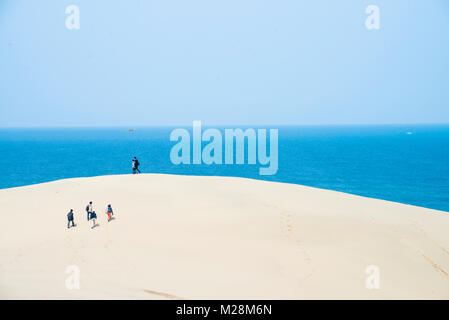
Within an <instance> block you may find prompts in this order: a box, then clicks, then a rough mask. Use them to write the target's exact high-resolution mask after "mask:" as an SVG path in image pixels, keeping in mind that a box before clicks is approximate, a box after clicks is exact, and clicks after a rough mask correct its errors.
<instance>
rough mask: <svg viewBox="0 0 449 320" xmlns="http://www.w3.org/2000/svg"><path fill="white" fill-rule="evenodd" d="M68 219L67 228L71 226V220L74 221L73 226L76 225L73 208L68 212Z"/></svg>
mask: <svg viewBox="0 0 449 320" xmlns="http://www.w3.org/2000/svg"><path fill="white" fill-rule="evenodd" d="M67 220H68V223H67V229H69V228H70V222H72V227H74V226H75V222H74V220H73V209H70V211H69V213H67Z"/></svg>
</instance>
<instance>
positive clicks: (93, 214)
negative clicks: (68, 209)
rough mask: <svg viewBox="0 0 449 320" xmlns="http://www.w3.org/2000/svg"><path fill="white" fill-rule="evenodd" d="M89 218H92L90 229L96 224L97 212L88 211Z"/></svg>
mask: <svg viewBox="0 0 449 320" xmlns="http://www.w3.org/2000/svg"><path fill="white" fill-rule="evenodd" d="M90 220H92V227H91V229H93V228H95V226H96V225H97V214H96V213H95V211H92V212H91V213H90Z"/></svg>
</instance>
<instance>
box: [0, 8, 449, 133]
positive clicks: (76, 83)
mask: <svg viewBox="0 0 449 320" xmlns="http://www.w3.org/2000/svg"><path fill="white" fill-rule="evenodd" d="M70 4H75V5H77V6H79V9H80V26H81V28H80V29H79V30H68V29H67V28H66V26H65V20H66V17H67V14H66V13H65V8H66V6H68V5H70ZM370 4H374V5H378V6H379V8H380V29H379V30H368V29H367V28H366V27H365V19H366V17H367V16H368V15H367V14H366V13H365V9H366V7H367V6H368V5H370ZM0 73H1V77H0V126H1V127H5V126H117V125H118V126H139V125H185V124H191V122H192V121H193V120H201V121H203V122H204V123H206V124H208V125H215V124H216V125H241V124H268V125H274V124H347V123H429V122H438V123H441V122H445V123H449V2H448V1H447V0H426V1H423V0H394V1H391V0H388V1H381V0H370V1H362V0H360V1H357V0H340V1H335V0H327V1H324V0H313V1H312V0H308V1H299V0H163V1H162V0H159V1H144V0H126V1H125V0H123V1H110V0H109V1H106V0H104V1H103V0H72V1H63V0H60V1H54V0H40V1H31V0H28V1H25V0H22V1H21V0H0Z"/></svg>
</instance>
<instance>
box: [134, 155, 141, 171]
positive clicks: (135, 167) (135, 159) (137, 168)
mask: <svg viewBox="0 0 449 320" xmlns="http://www.w3.org/2000/svg"><path fill="white" fill-rule="evenodd" d="M139 166H140V162H139V160H137V158H136V157H134V159H133V174H135V173H136V172H139V173H141V172H140V170H139Z"/></svg>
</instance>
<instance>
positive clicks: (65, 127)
mask: <svg viewBox="0 0 449 320" xmlns="http://www.w3.org/2000/svg"><path fill="white" fill-rule="evenodd" d="M202 125H203V126H204V127H216V128H234V127H266V128H268V127H271V128H273V127H278V128H291V127H379V126H382V127H383V126H385V127H401V126H429V127H430V126H432V127H434V126H449V122H441V123H439V122H432V123H425V122H421V123H419V122H417V123H335V124H332V123H323V124H263V123H260V124H214V123H210V124H209V123H205V122H203V121H202ZM186 126H187V127H189V126H192V123H189V124H163V125H129V126H126V125H110V126H107V125H88V126H0V130H9V129H24V130H25V129H36V130H38V129H134V130H135V129H151V128H174V127H186Z"/></svg>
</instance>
